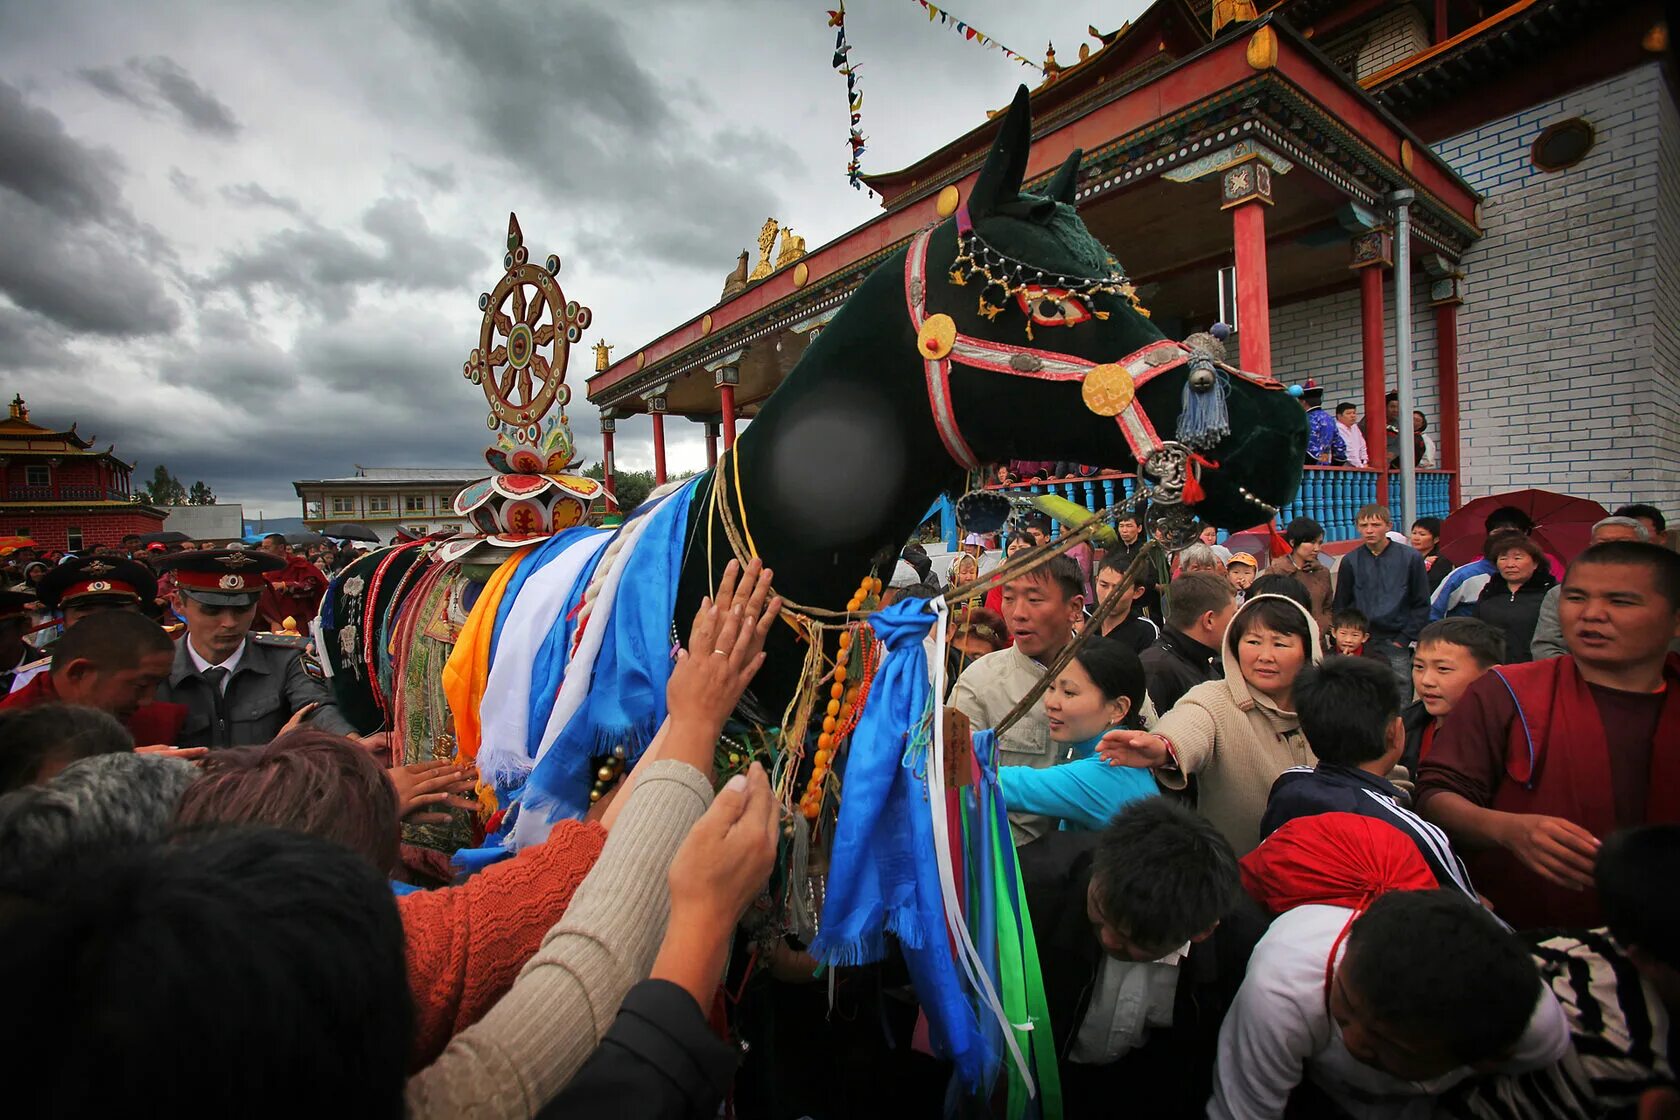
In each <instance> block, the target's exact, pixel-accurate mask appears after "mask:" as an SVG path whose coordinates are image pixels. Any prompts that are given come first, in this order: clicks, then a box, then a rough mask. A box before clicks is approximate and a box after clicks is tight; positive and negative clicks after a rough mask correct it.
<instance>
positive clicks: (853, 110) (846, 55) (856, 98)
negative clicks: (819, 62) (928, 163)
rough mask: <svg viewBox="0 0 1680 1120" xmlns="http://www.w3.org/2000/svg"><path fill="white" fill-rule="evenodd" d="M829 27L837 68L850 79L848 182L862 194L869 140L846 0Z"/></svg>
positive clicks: (847, 134)
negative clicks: (848, 37) (848, 30)
mask: <svg viewBox="0 0 1680 1120" xmlns="http://www.w3.org/2000/svg"><path fill="white" fill-rule="evenodd" d="M828 25H829V26H830V27H832V28H834V29H835V32H834V69H836V70H838V71H839V72H840V73H841V74H843V75H845V78H846V112H847V114H848V117H849V120H850V126H849V128H848V130H847V133H846V144H847V146H848V147H849V148H850V149H851V153H852V158H851V161H850V162H849V163H847V164H846V181H847V182H848V183H850V184H851V185H852V189H853V190H854V191H860V190H862V189H863V153H864V144H865V141H866V138H865V136H864V135H863V130H862V128H861V127H860V125H861V123H862V121H863V91H862V90H861V89H859V88H858V76H857V66H856V65H854V64H853V62H852V57H851V55H852V45H851V44H850V43H848V42H847V41H846V5H845V3H844V0H842V2H841V4H840V6H839V7H838V8H836V9H834V10H832V11H830V12H829V13H828ZM871 193H873V192H871Z"/></svg>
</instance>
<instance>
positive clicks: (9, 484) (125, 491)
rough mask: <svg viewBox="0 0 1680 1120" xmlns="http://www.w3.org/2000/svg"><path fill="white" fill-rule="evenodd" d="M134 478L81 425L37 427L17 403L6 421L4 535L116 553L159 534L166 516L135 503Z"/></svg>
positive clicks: (2, 438)
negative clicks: (125, 542)
mask: <svg viewBox="0 0 1680 1120" xmlns="http://www.w3.org/2000/svg"><path fill="white" fill-rule="evenodd" d="M133 471H134V464H133V463H125V462H123V461H122V460H121V459H119V458H117V456H116V448H115V447H107V448H106V449H105V450H103V451H98V450H95V449H94V446H93V441H92V440H89V439H85V438H83V437H82V436H81V435H79V434H78V433H77V432H76V425H75V424H71V425H70V427H69V428H68V429H67V430H65V431H55V430H54V429H52V428H43V427H41V426H40V425H39V424H36V423H34V422H33V421H31V420H30V419H29V406H28V405H26V404H24V402H23V397H22V396H21V395H20V396H15V397H13V398H12V403H11V408H10V414H9V415H8V416H7V417H6V418H5V419H4V420H0V536H14V535H15V536H20V537H28V538H30V539H31V540H33V541H34V542H35V543H36V545H37V546H38V547H39V548H41V549H50V550H53V551H57V552H83V551H89V550H92V549H99V548H116V547H117V546H118V545H120V544H122V539H123V537H125V536H127V535H128V534H130V533H139V534H141V535H142V536H144V535H145V534H147V533H156V532H158V531H159V530H160V529H161V528H162V527H163V519H164V516H165V513H164V511H163V510H161V509H158V508H156V507H154V506H149V505H145V504H142V503H140V502H137V501H136V500H135V499H134V495H133V492H132V491H131V490H130V488H129V480H130V476H131V475H132V474H133Z"/></svg>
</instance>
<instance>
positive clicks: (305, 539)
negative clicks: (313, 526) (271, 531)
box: [286, 529, 327, 545]
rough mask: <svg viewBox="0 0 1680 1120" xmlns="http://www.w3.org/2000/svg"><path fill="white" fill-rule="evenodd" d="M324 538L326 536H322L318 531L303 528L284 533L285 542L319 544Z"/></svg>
mask: <svg viewBox="0 0 1680 1120" xmlns="http://www.w3.org/2000/svg"><path fill="white" fill-rule="evenodd" d="M326 539H327V538H325V537H323V536H322V535H321V534H320V533H316V532H313V531H311V530H309V529H303V530H300V531H299V532H296V533H287V534H286V543H287V544H305V545H308V544H320V543H321V542H322V541H324V540H326Z"/></svg>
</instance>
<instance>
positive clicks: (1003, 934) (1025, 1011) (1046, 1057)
mask: <svg viewBox="0 0 1680 1120" xmlns="http://www.w3.org/2000/svg"><path fill="white" fill-rule="evenodd" d="M994 796H995V794H994ZM998 816H999V814H995V813H989V814H987V819H988V822H989V823H990V824H991V828H990V830H989V831H990V832H991V839H992V867H993V871H994V875H995V880H996V887H997V901H998V905H997V914H998V976H999V979H1000V980H1001V982H1002V984H1001V986H1002V988H1003V991H1002V993H1001V996H1002V999H1003V1010H1004V1014H1005V1015H1007V1016H1008V1018H1009V1021H1010V1022H1011V1023H1031V1024H1032V1029H1031V1030H1027V1031H1022V1032H1021V1033H1020V1041H1021V1042H1022V1043H1024V1044H1025V1046H1026V1048H1027V1049H1028V1050H1029V1051H1030V1052H1031V1056H1032V1064H1033V1069H1034V1071H1035V1072H1036V1074H1037V1081H1038V1093H1039V1115H1040V1116H1041V1117H1042V1120H1061V1118H1062V1081H1061V1077H1060V1076H1059V1074H1058V1073H1057V1071H1056V1046H1055V1041H1054V1038H1053V1036H1052V1035H1051V1032H1050V1008H1049V1006H1048V1005H1047V1004H1046V1002H1045V999H1044V974H1043V973H1042V972H1041V971H1040V969H1039V966H1038V944H1037V941H1036V940H1035V939H1034V937H1033V927H1032V914H1031V913H1030V912H1029V911H1028V909H1027V891H1026V886H1025V884H1024V883H1023V882H1022V880H1021V865H1020V863H1019V862H1018V861H1017V860H1016V859H1015V848H1014V844H1013V841H1011V842H1010V847H1009V850H1008V853H1007V855H1008V865H1009V872H1010V874H1011V875H1012V877H1013V880H1014V883H1013V890H1011V884H1010V881H1009V880H1008V879H1006V878H1005V872H1004V859H1005V852H1004V848H1003V840H1002V836H1001V833H1002V832H1003V829H1001V828H999V827H998V825H997V819H998ZM1010 898H1015V899H1017V900H1019V902H1020V906H1019V910H1020V915H1019V916H1020V922H1019V925H1017V923H1016V922H1014V921H1012V920H1011V918H1012V917H1013V916H1014V914H1013V911H1014V910H1015V909H1016V908H1015V907H1010V906H1006V905H1005V903H1006V902H1007V901H1008V900H1009V899H1010ZM1007 1066H1008V1069H1009V1113H1008V1115H1009V1120H1021V1118H1022V1117H1024V1116H1025V1115H1026V1112H1027V1104H1028V1101H1029V1099H1030V1095H1029V1093H1028V1091H1027V1083H1026V1079H1025V1078H1023V1077H1022V1076H1021V1071H1020V1070H1019V1069H1018V1068H1017V1067H1016V1065H1015V1063H1014V1062H1009V1063H1007Z"/></svg>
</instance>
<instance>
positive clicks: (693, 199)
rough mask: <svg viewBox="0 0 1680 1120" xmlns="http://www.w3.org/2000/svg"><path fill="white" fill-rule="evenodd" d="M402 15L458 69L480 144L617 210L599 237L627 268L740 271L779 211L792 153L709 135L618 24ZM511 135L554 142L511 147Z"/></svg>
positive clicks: (526, 14)
mask: <svg viewBox="0 0 1680 1120" xmlns="http://www.w3.org/2000/svg"><path fill="white" fill-rule="evenodd" d="M402 10H403V12H404V13H405V14H406V15H407V17H408V20H409V22H410V23H411V24H412V25H413V26H414V27H415V28H416V30H417V31H418V32H419V33H420V34H421V35H422V36H423V37H424V38H426V39H428V40H430V44H431V46H432V48H433V49H435V50H437V51H439V52H440V53H441V54H442V56H443V58H444V59H446V60H448V61H449V62H451V63H453V64H454V66H455V68H456V69H457V70H458V72H459V73H458V77H459V84H458V86H452V87H451V88H458V89H459V90H461V91H462V94H463V96H464V97H465V98H466V105H467V111H468V114H469V116H470V118H471V120H472V121H473V122H474V124H475V125H476V126H477V129H478V132H479V136H478V141H479V145H480V146H481V147H482V148H483V149H484V150H485V151H487V152H489V153H491V154H493V155H496V156H499V157H501V158H504V159H508V160H511V161H513V162H514V163H516V164H518V165H520V166H521V167H522V168H523V169H524V170H525V171H527V172H529V173H531V174H534V175H540V176H541V177H542V178H543V181H545V182H547V183H550V184H552V186H553V188H554V189H555V190H557V191H559V192H561V193H564V194H568V195H571V196H573V197H579V198H583V199H587V200H588V201H589V202H591V203H592V204H595V205H598V206H600V207H602V208H604V209H605V210H606V211H607V213H608V218H607V223H606V227H605V228H602V229H597V230H593V231H591V234H590V237H591V239H592V240H593V241H595V242H596V243H599V244H610V245H611V246H612V247H613V255H614V256H615V257H629V258H631V259H635V260H640V261H644V262H646V263H647V264H649V265H658V264H674V265H679V266H684V267H692V268H714V267H717V265H718V264H719V262H723V263H724V264H725V265H726V266H727V263H728V261H729V260H730V259H731V258H732V257H733V256H734V254H735V253H736V252H738V251H739V248H740V247H739V246H738V245H736V244H735V242H736V241H738V240H739V239H740V236H741V233H740V231H742V230H752V229H757V228H758V226H759V225H760V224H762V223H763V221H764V219H765V217H766V216H767V215H769V214H770V213H772V212H773V211H774V210H775V195H774V194H773V192H772V191H771V190H770V189H769V188H768V187H766V186H765V185H764V180H765V179H766V178H767V177H768V176H770V175H771V174H773V173H776V172H778V171H779V170H780V169H783V168H786V167H788V166H792V165H794V164H795V163H796V162H797V158H796V157H795V155H794V153H793V151H792V149H791V148H789V147H788V146H787V145H786V144H784V143H782V142H781V141H780V140H777V139H776V138H774V137H772V136H770V135H769V134H768V133H765V132H763V131H761V130H741V129H728V130H726V131H725V132H724V133H722V134H720V135H717V136H713V135H709V134H708V132H707V130H706V129H705V128H704V127H702V125H701V124H700V123H697V121H698V120H699V118H700V114H698V113H694V112H693V108H694V106H693V105H692V104H690V103H689V101H688V100H687V99H686V98H685V97H684V96H683V95H682V93H681V91H673V90H671V89H668V88H666V85H665V83H663V82H662V81H661V80H660V79H659V78H658V77H657V76H656V75H655V74H654V73H653V72H652V71H651V70H649V69H648V68H647V67H645V66H644V65H643V64H642V62H641V61H639V60H638V59H637V57H636V55H635V54H634V53H633V52H632V51H631V49H630V47H629V44H628V40H627V36H626V31H625V29H624V28H623V27H622V26H621V25H620V24H618V23H616V22H614V20H613V19H612V18H611V17H609V16H607V15H605V14H603V13H601V12H598V11H594V10H592V9H590V8H587V7H575V8H571V9H569V10H568V11H567V13H566V16H565V18H564V19H556V18H554V15H553V13H552V12H550V11H548V10H546V9H544V8H543V7H542V6H541V5H532V4H526V3H513V2H509V0H502V2H498V3H471V4H469V3H466V2H465V0H405V3H404V6H403V8H402ZM679 108H682V109H686V110H689V111H687V112H679V111H678V109H679ZM510 129H512V130H515V132H516V134H517V135H519V136H534V137H542V138H543V141H542V142H541V143H511V144H510V143H509V136H510ZM556 153H564V155H563V156H558V157H557V156H556Z"/></svg>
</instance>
